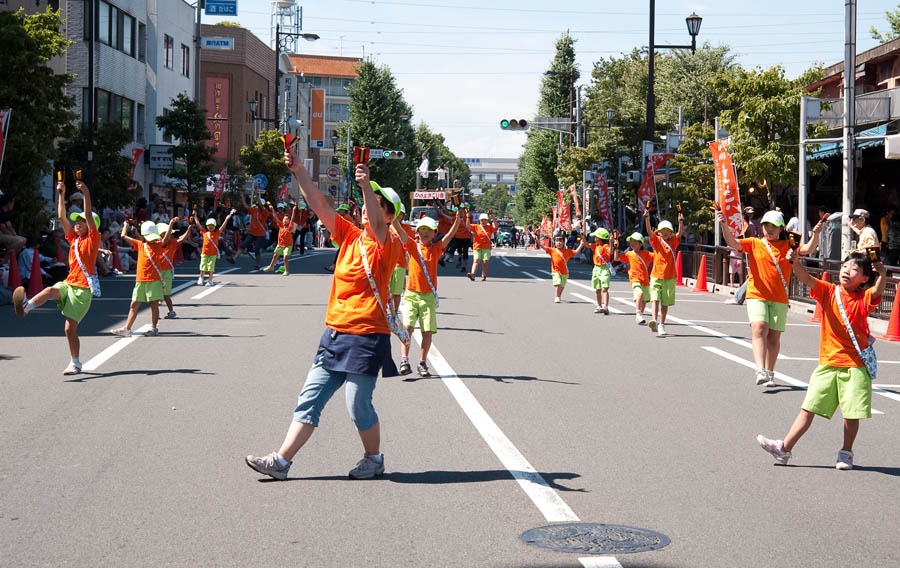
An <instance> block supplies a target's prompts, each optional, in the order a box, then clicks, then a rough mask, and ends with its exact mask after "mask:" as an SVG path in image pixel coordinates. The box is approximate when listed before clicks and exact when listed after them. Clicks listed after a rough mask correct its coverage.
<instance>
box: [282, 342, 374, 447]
mask: <svg viewBox="0 0 900 568" xmlns="http://www.w3.org/2000/svg"><path fill="white" fill-rule="evenodd" d="M376 378H377V377H372V376H367V375H355V374H353V373H345V372H342V371H329V370H327V369H325V368H324V367H323V366H322V355H318V356H316V361H315V363H314V364H313V366H312V368H311V369H310V370H309V373H308V374H307V375H306V382H305V383H304V384H303V389H302V390H301V391H300V395H299V396H298V397H297V408H295V409H294V422H302V423H303V424H312V425H313V426H317V427H318V425H319V417H320V416H321V415H322V409H324V408H325V405H326V404H328V401H329V400H330V399H331V397H332V396H333V395H334V393H335V392H337V390H338V389H339V388H341V385H343V384H344V383H347V387H346V388H345V389H344V397H345V399H346V401H347V412H349V413H350V419H351V420H352V421H353V423H354V424H356V429H357V430H359V431H360V432H365V431H366V430H369V429H370V428H372V426H374V425H375V424H376V423H377V422H378V414H376V413H375V407H374V406H373V405H372V394H373V393H374V391H375V379H376Z"/></svg>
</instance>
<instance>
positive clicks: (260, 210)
mask: <svg viewBox="0 0 900 568" xmlns="http://www.w3.org/2000/svg"><path fill="white" fill-rule="evenodd" d="M240 195H241V203H242V204H243V205H244V209H246V210H247V213H248V214H249V215H250V226H249V227H248V228H247V238H246V239H244V240H243V241H242V242H241V248H240V250H238V251H237V252H236V253H234V256H232V257H231V261H232V262H234V261H235V260H237V259H238V258H240V256H241V254H243V253H245V252H247V253H249V252H250V248H251V247H252V248H253V254H254V257H253V258H254V259H255V261H256V270H259V258H260V255H262V253H263V251H264V250H265V249H266V233H267V232H268V230H269V212H268V211H266V209H265V204H266V200H265V199H263V198H262V197H260V198H259V203H258V205H257V206H255V207H254V206H251V205H248V204H247V198H245V197H244V194H243V193H241V194H240Z"/></svg>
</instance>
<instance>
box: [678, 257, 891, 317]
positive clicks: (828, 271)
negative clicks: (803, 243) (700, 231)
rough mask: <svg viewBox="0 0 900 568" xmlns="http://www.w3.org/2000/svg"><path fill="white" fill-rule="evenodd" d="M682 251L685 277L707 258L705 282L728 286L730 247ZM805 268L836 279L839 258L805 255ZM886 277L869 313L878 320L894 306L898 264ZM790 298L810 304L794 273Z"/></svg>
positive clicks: (889, 268) (815, 275) (839, 265)
mask: <svg viewBox="0 0 900 568" xmlns="http://www.w3.org/2000/svg"><path fill="white" fill-rule="evenodd" d="M678 250H679V251H680V252H681V264H682V274H683V276H684V277H686V278H694V277H695V276H696V275H697V269H698V268H699V266H700V258H701V257H706V280H707V282H711V283H716V284H719V285H721V286H727V285H728V257H729V253H730V252H731V249H730V248H728V247H719V248H718V249H717V248H716V247H715V246H713V245H692V244H683V245H682V246H680V247H679V249H678ZM803 262H804V264H805V265H806V269H807V270H808V271H809V273H810V275H811V276H813V277H815V278H819V279H822V278H823V274H824V275H825V276H824V278H825V279H827V280H828V281H829V282H837V277H838V273H839V272H840V268H841V263H840V261H838V260H830V259H825V258H818V257H805V258H804V259H803ZM887 270H888V279H887V284H886V285H885V288H884V294H883V295H882V297H881V303H880V304H879V305H878V308H876V309H875V311H874V312H873V313H872V315H871V317H875V318H878V319H884V320H886V319H889V318H890V317H891V310H892V309H893V306H894V300H895V298H896V297H897V289H898V286H900V278H897V275H900V266H888V267H887ZM741 276H742V281H743V278H746V277H747V262H746V261H745V262H744V266H743V274H742V275H741ZM788 289H789V292H790V299H791V301H797V302H805V303H809V304H812V303H813V302H812V299H811V298H810V295H809V288H807V287H806V286H805V285H803V284H802V283H801V282H800V281H799V280H797V278H796V277H794V275H793V274H791V281H790V282H789V284H788Z"/></svg>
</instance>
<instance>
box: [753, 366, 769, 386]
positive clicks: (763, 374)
mask: <svg viewBox="0 0 900 568" xmlns="http://www.w3.org/2000/svg"><path fill="white" fill-rule="evenodd" d="M767 382H769V373H768V372H767V371H766V370H765V369H757V370H756V386H759V385H762V384H765V383H767Z"/></svg>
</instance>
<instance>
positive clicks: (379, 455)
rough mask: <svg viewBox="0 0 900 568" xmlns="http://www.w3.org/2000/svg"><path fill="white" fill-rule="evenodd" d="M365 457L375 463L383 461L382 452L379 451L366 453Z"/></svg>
mask: <svg viewBox="0 0 900 568" xmlns="http://www.w3.org/2000/svg"><path fill="white" fill-rule="evenodd" d="M366 457H367V458H369V459H370V460H372V461H373V462H375V463H382V462H383V461H384V454H382V453H381V452H378V453H377V454H366Z"/></svg>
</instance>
